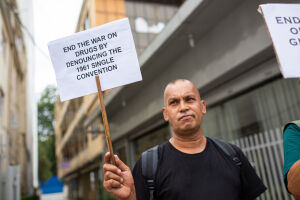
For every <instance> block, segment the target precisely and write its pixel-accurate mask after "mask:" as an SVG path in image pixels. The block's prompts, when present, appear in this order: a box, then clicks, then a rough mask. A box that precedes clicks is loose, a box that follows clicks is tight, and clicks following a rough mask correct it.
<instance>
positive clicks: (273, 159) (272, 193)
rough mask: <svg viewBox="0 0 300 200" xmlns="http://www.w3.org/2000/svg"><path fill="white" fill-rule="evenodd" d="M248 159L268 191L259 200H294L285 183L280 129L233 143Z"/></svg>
mask: <svg viewBox="0 0 300 200" xmlns="http://www.w3.org/2000/svg"><path fill="white" fill-rule="evenodd" d="M232 143H233V144H235V145H237V146H238V147H240V148H241V149H242V151H243V152H244V153H245V154H246V156H247V157H248V159H249V161H250V163H251V164H252V166H253V167H254V168H255V170H256V172H257V174H258V175H259V177H261V179H262V181H263V183H264V184H265V185H266V186H267V188H268V189H267V191H266V192H265V193H263V194H262V195H261V196H260V197H259V198H258V199H262V200H265V199H266V200H269V199H270V200H273V199H278V200H292V199H294V198H293V197H292V196H291V195H290V194H288V192H287V191H286V189H285V185H284V182H283V176H282V169H283V136H282V131H281V129H279V128H276V129H275V130H270V131H265V132H262V133H258V134H255V135H250V136H247V137H243V138H240V139H237V140H234V141H232Z"/></svg>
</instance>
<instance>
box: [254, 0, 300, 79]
mask: <svg viewBox="0 0 300 200" xmlns="http://www.w3.org/2000/svg"><path fill="white" fill-rule="evenodd" d="M259 9H260V12H261V13H262V15H263V17H264V20H265V22H266V25H267V28H268V30H269V33H270V36H271V39H272V41H273V46H274V49H275V53H276V57H277V60H278V63H279V66H280V70H281V73H282V75H283V76H284V78H299V77H300V4H263V5H260V6H259Z"/></svg>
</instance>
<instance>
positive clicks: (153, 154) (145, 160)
mask: <svg viewBox="0 0 300 200" xmlns="http://www.w3.org/2000/svg"><path fill="white" fill-rule="evenodd" d="M210 139H211V141H213V143H214V144H215V145H216V146H217V147H219V149H220V150H222V151H223V152H224V153H225V154H226V155H228V156H229V157H230V159H231V160H232V161H233V162H234V163H235V165H236V166H238V167H240V166H241V165H242V162H241V160H240V158H239V157H238V155H237V152H236V150H235V149H234V148H233V147H232V146H231V145H230V144H229V143H227V142H225V141H222V140H217V139H212V138H210ZM157 163H158V145H156V146H155V147H152V148H151V149H149V150H147V151H145V152H143V153H142V175H143V176H144V178H146V183H147V188H148V190H149V193H150V200H154V192H155V189H156V188H155V173H156V169H157Z"/></svg>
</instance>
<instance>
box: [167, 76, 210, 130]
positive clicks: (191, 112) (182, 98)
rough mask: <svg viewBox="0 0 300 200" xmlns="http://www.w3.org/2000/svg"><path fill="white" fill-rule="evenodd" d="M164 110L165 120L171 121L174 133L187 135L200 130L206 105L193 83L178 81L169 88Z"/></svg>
mask: <svg viewBox="0 0 300 200" xmlns="http://www.w3.org/2000/svg"><path fill="white" fill-rule="evenodd" d="M162 110H163V115H164V119H165V120H166V121H169V123H170V125H171V127H172V130H173V132H174V133H176V134H179V135H187V134H193V133H196V132H197V131H199V130H200V127H201V121H202V116H203V115H204V114H205V113H206V105H205V102H204V101H202V100H201V99H200V96H199V93H198V91H197V88H196V87H195V86H194V84H193V83H192V82H190V81H187V80H178V81H176V82H175V83H171V84H169V85H168V86H167V88H166V90H165V107H164V108H163V109H162Z"/></svg>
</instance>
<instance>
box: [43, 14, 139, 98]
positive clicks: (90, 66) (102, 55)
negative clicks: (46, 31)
mask: <svg viewBox="0 0 300 200" xmlns="http://www.w3.org/2000/svg"><path fill="white" fill-rule="evenodd" d="M48 49H49V53H50V57H51V61H52V64H53V67H54V70H55V74H56V80H57V85H58V88H59V94H60V99H61V101H66V100H69V99H73V98H77V97H81V96H84V95H87V94H91V93H95V92H97V86H96V82H95V76H97V75H98V76H99V77H100V82H101V88H102V90H103V91H104V90H107V89H110V88H114V87H118V86H121V85H125V84H129V83H133V82H136V81H140V80H142V76H141V72H140V67H139V63H138V59H137V55H136V50H135V46H134V42H133V37H132V33H131V30H130V25H129V21H128V19H127V18H125V19H121V20H117V21H114V22H111V23H108V24H105V25H102V26H99V27H96V28H92V29H89V30H86V31H83V32H79V33H75V34H73V35H71V36H68V37H65V38H61V39H58V40H55V41H51V42H49V44H48Z"/></svg>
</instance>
